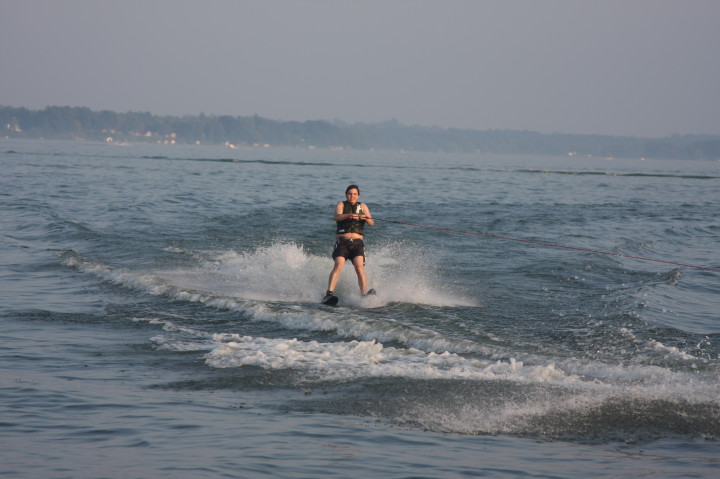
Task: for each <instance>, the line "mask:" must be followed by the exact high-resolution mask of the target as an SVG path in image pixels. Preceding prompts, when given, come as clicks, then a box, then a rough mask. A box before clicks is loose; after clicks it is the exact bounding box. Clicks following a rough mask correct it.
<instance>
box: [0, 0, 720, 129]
mask: <svg viewBox="0 0 720 479" xmlns="http://www.w3.org/2000/svg"><path fill="white" fill-rule="evenodd" d="M719 49H720V1H719V0H600V1H598V0H435V1H430V0H357V1H349V0H305V1H303V0H196V1H190V0H0V105H6V106H25V107H28V108H32V109H39V108H44V107H45V106H48V105H62V106H66V105H69V106H86V107H89V108H91V109H94V110H102V109H109V110H115V111H121V112H125V111H149V112H152V113H156V114H163V115H164V114H172V115H185V114H190V115H196V114H199V113H205V114H228V115H233V116H246V115H253V114H258V115H260V116H263V117H267V118H272V119H276V120H301V121H302V120H308V119H321V120H334V119H340V120H344V121H348V122H356V121H362V122H378V121H385V120H389V119H397V120H398V121H400V122H401V123H404V124H407V125H438V126H442V127H460V128H472V129H480V130H485V129H506V128H507V129H516V130H525V129H527V130H533V131H540V132H545V133H550V132H565V133H599V134H613V135H634V136H650V137H659V136H666V135H670V134H674V133H678V134H685V133H712V134H720V55H719V54H718V50H719Z"/></svg>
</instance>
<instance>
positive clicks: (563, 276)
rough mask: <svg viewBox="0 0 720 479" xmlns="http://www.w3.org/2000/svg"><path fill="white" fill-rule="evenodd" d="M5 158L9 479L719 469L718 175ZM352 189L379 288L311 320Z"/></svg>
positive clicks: (265, 159)
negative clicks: (363, 207) (363, 212)
mask: <svg viewBox="0 0 720 479" xmlns="http://www.w3.org/2000/svg"><path fill="white" fill-rule="evenodd" d="M0 164H1V165H2V171H3V175H2V177H0V225H1V226H0V227H1V235H0V258H2V259H1V260H0V265H2V266H1V269H0V322H1V324H2V329H1V330H0V331H1V332H0V397H1V398H2V401H1V402H0V475H2V476H3V477H73V478H77V477H88V478H90V477H92V478H96V477H174V478H177V477H251V478H252V477H308V478H310V477H369V476H375V477H393V478H401V477H402V478H404V477H407V478H409V477H467V476H470V477H567V478H570V477H578V476H579V475H583V476H586V477H613V476H617V477H628V476H653V477H715V476H717V475H718V474H720V459H718V458H720V446H719V444H720V442H719V441H720V439H718V435H720V295H719V293H720V282H719V280H720V272H718V271H717V270H718V269H720V221H719V220H718V215H717V212H718V211H720V195H719V194H718V191H720V162H700V161H674V162H673V161H640V160H638V159H615V160H608V159H604V158H603V159H600V158H579V157H572V158H549V157H502V156H477V155H449V154H414V153H399V152H357V151H329V150H328V151H324V150H322V151H321V150H292V149H270V148H262V149H250V148H248V149H232V150H231V149H226V148H221V147H210V146H180V145H127V146H120V145H112V144H94V143H77V142H49V141H48V142H43V141H10V140H0ZM350 183H357V184H359V185H360V188H361V200H362V201H365V202H366V203H367V204H368V205H369V206H370V208H371V210H372V212H373V215H374V216H375V217H376V218H377V223H376V226H375V227H374V228H369V230H370V231H369V232H368V234H367V237H366V244H367V248H368V263H367V267H366V270H367V273H368V277H369V281H370V287H373V288H375V289H376V290H377V291H378V295H377V296H376V297H372V298H365V299H363V298H361V297H360V295H359V294H358V291H357V283H356V280H355V277H354V274H353V272H352V271H351V268H347V269H346V271H345V272H344V273H343V276H342V278H341V281H340V284H339V286H338V288H337V292H338V294H339V295H340V297H341V306H340V307H338V308H326V307H323V306H321V305H320V304H319V300H320V298H321V297H322V294H323V292H324V290H325V287H326V282H327V276H328V274H329V272H330V269H331V267H332V260H331V259H330V257H329V254H330V250H331V247H332V243H333V231H334V229H333V228H334V224H333V222H332V221H331V217H332V211H333V209H334V205H335V204H336V202H337V201H339V200H342V199H343V193H344V190H345V187H346V186H347V185H348V184H350ZM400 223H402V224H400ZM517 240H523V241H517ZM527 241H533V242H540V243H552V244H556V245H563V246H570V247H573V248H580V249H587V250H594V251H596V252H588V251H578V250H569V249H565V248H557V247H552V246H547V245H541V244H537V243H529V242H527ZM605 253H612V254H605ZM618 255H623V256H618ZM629 256H635V257H642V258H648V259H652V260H657V261H647V260H641V259H634V258H631V257H629ZM688 265H689V266H688ZM692 266H699V267H700V268H694V267H692ZM703 268H709V269H703Z"/></svg>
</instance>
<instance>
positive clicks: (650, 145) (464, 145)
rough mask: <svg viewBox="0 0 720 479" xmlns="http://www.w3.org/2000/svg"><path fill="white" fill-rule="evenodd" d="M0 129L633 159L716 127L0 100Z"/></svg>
mask: <svg viewBox="0 0 720 479" xmlns="http://www.w3.org/2000/svg"><path fill="white" fill-rule="evenodd" d="M0 137H2V138H33V139H40V138H44V139H65V140H90V141H105V142H109V143H161V144H215V145H225V146H227V147H229V148H236V147H253V146H254V147H270V146H274V147H294V148H298V147H299V148H308V149H314V148H330V149H356V150H372V149H378V150H405V151H426V152H433V151H438V152H449V153H496V154H511V155H512V154H542V155H562V156H571V157H572V156H577V157H584V156H599V157H606V158H641V159H652V158H654V159H705V160H718V159H720V135H672V136H669V137H665V138H638V137H629V136H607V135H583V134H565V133H551V134H545V133H537V132H532V131H518V130H468V129H458V128H441V127H437V126H433V127H425V126H406V125H403V124H401V123H399V122H398V121H396V120H390V121H385V122H381V123H352V124H351V123H345V122H341V121H333V122H330V121H325V120H307V121H303V122H299V121H279V120H271V119H267V118H263V117H260V116H257V115H254V116H229V115H220V116H216V115H205V114H200V115H188V116H182V117H178V116H159V115H154V114H151V113H147V112H126V113H118V112H113V111H107V110H105V111H94V110H91V109H89V108H85V107H68V106H60V107H59V106H49V107H47V108H44V109H42V110H30V109H27V108H23V107H9V106H0Z"/></svg>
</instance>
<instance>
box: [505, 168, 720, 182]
mask: <svg viewBox="0 0 720 479" xmlns="http://www.w3.org/2000/svg"><path fill="white" fill-rule="evenodd" d="M495 171H496V172H499V173H533V174H552V175H577V176H585V175H588V176H629V177H647V178H682V179H689V180H716V179H718V178H720V176H712V175H682V174H670V173H617V172H613V171H571V170H536V169H527V168H520V169H517V170H495Z"/></svg>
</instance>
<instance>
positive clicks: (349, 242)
mask: <svg viewBox="0 0 720 479" xmlns="http://www.w3.org/2000/svg"><path fill="white" fill-rule="evenodd" d="M338 256H342V257H343V258H345V259H349V260H351V261H352V259H353V258H354V257H356V256H362V257H363V264H365V243H363V240H361V239H351V238H338V239H337V240H335V248H334V249H333V253H332V258H333V259H335V258H337V257H338Z"/></svg>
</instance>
